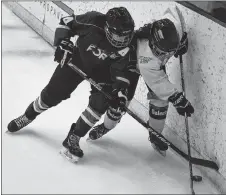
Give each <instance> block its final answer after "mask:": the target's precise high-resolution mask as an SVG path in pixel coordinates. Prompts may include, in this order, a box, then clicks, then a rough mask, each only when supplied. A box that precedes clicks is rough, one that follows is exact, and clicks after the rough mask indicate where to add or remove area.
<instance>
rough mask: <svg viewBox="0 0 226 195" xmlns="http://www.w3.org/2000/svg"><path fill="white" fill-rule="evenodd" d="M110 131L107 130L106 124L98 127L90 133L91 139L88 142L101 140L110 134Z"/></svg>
mask: <svg viewBox="0 0 226 195" xmlns="http://www.w3.org/2000/svg"><path fill="white" fill-rule="evenodd" d="M109 131H110V129H107V128H106V127H105V126H104V123H102V124H100V125H97V126H96V127H94V128H93V129H92V130H91V131H90V132H89V138H88V139H87V140H96V139H99V138H101V137H102V136H103V135H105V134H106V133H107V132H109Z"/></svg>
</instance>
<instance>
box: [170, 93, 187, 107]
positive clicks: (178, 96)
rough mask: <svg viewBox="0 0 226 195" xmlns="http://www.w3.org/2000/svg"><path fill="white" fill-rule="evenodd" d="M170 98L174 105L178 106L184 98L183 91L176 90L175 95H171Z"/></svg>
mask: <svg viewBox="0 0 226 195" xmlns="http://www.w3.org/2000/svg"><path fill="white" fill-rule="evenodd" d="M168 100H169V101H170V102H171V103H172V104H173V105H174V106H177V105H178V104H180V103H181V102H182V101H183V100H184V95H183V92H176V93H174V94H173V95H171V96H170V97H169V98H168Z"/></svg>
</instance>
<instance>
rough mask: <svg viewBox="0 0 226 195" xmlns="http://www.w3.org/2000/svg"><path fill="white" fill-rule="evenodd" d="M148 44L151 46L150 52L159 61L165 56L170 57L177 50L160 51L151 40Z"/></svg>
mask: <svg viewBox="0 0 226 195" xmlns="http://www.w3.org/2000/svg"><path fill="white" fill-rule="evenodd" d="M149 41H150V40H149ZM149 46H150V48H151V51H152V53H153V54H154V55H155V56H156V57H157V58H158V59H159V60H161V61H163V60H164V59H166V58H171V57H172V56H173V55H174V54H175V53H176V51H177V50H173V51H170V52H165V51H162V50H161V49H159V48H158V47H157V46H156V45H155V44H154V43H153V42H151V43H150V44H149Z"/></svg>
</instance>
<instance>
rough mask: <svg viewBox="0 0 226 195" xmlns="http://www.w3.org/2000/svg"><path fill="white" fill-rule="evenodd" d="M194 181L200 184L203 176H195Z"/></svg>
mask: <svg viewBox="0 0 226 195" xmlns="http://www.w3.org/2000/svg"><path fill="white" fill-rule="evenodd" d="M192 181H196V182H200V181H202V176H199V175H193V176H192Z"/></svg>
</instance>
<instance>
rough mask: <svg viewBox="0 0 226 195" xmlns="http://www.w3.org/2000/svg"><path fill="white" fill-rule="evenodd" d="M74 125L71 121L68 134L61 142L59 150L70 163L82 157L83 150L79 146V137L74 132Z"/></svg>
mask: <svg viewBox="0 0 226 195" xmlns="http://www.w3.org/2000/svg"><path fill="white" fill-rule="evenodd" d="M75 127H76V124H75V123H73V124H72V125H71V129H70V132H69V133H68V136H67V137H66V139H65V140H64V141H63V143H62V145H63V146H64V148H63V150H61V151H60V153H61V155H63V156H64V157H66V158H67V159H68V160H69V161H70V162H72V163H76V162H78V160H79V159H80V158H82V157H83V151H82V149H81V148H80V146H79V140H80V137H79V136H77V135H75V133H74V130H75Z"/></svg>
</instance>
